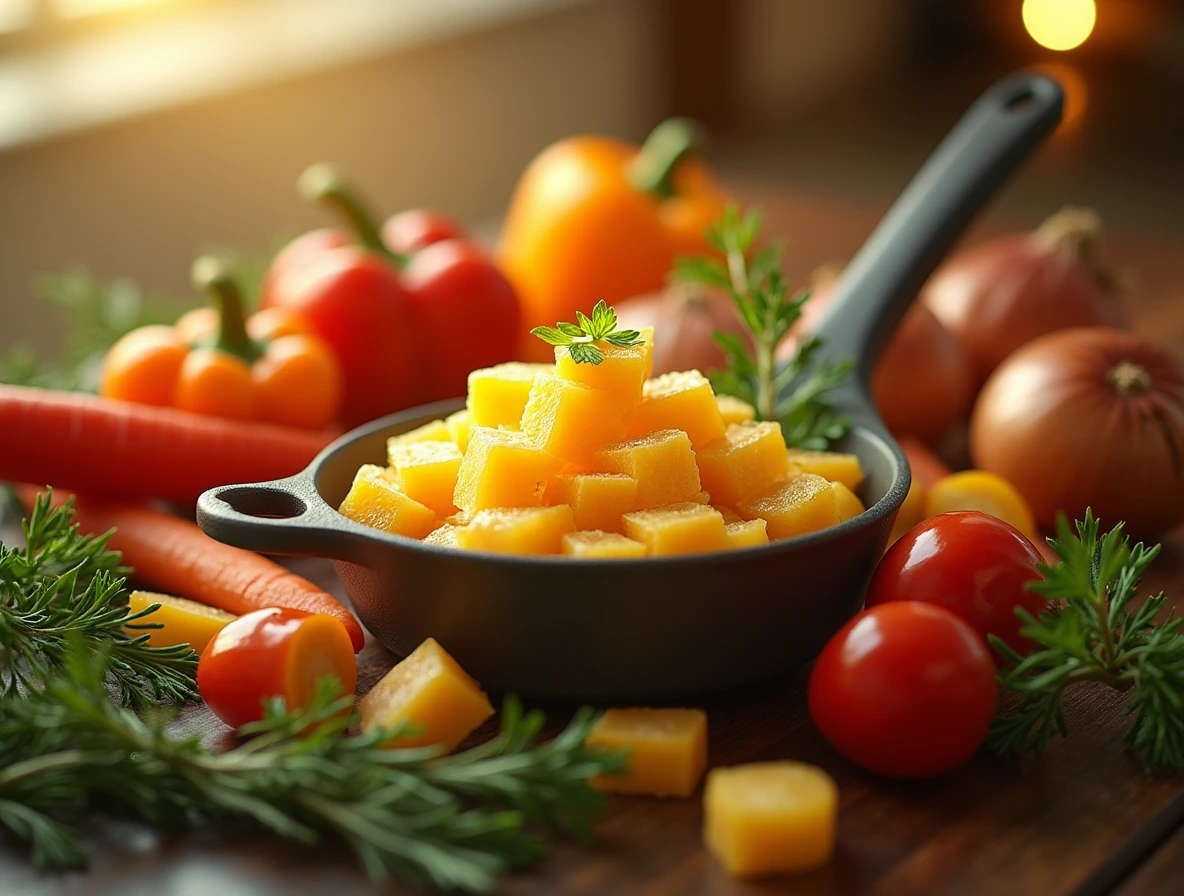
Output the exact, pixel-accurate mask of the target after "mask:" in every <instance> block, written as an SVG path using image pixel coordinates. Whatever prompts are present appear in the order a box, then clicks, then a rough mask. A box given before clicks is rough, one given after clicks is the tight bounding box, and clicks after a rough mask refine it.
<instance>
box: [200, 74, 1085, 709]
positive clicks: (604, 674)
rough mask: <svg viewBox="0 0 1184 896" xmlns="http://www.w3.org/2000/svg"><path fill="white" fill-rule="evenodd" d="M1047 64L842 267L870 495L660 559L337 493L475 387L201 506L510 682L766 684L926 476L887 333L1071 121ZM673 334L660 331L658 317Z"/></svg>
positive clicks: (535, 685) (367, 608) (823, 629)
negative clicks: (899, 418)
mask: <svg viewBox="0 0 1184 896" xmlns="http://www.w3.org/2000/svg"><path fill="white" fill-rule="evenodd" d="M1061 105H1062V94H1061V90H1060V88H1059V87H1058V85H1057V84H1056V83H1055V82H1054V81H1051V80H1049V79H1048V78H1046V77H1043V76H1040V75H1036V74H1030V73H1024V72H1021V73H1019V74H1016V75H1013V76H1011V77H1008V78H1006V79H1004V80H1003V81H1001V82H999V83H997V84H996V85H994V86H993V87H992V88H990V89H989V90H988V91H987V92H986V93H985V94H984V95H983V96H982V97H981V98H980V99H979V100H978V101H976V102H975V104H974V105H973V106H972V107H971V108H970V110H969V111H968V112H967V113H966V114H965V115H964V117H963V118H962V119H961V121H959V122H958V124H957V125H956V126H955V128H954V129H953V131H952V132H951V133H950V134H949V135H948V136H947V137H946V139H945V140H944V142H943V143H942V144H941V145H940V146H939V147H938V148H937V150H936V152H935V153H934V154H933V156H932V157H931V158H930V159H929V160H928V161H927V162H926V163H925V165H924V167H923V168H922V169H921V170H920V171H919V172H918V173H917V175H916V176H915V177H914V179H913V181H912V182H911V183H910V184H909V185H908V187H907V189H906V190H905V191H904V193H903V194H902V195H901V196H900V198H899V199H898V200H897V201H896V203H895V204H894V205H893V207H892V208H891V210H890V211H889V212H888V214H887V216H886V217H885V218H884V220H883V221H882V222H881V223H880V225H879V226H878V228H877V229H876V230H875V232H874V233H872V235H871V236H870V237H869V239H868V240H867V242H866V244H865V245H864V246H863V248H862V249H861V250H860V251H859V253H858V255H856V257H855V258H854V259H853V260H852V261H851V263H850V265H849V266H848V267H847V270H846V272H845V273H844V275H843V277H842V280H841V282H840V283H839V284H838V287H837V293H836V296H835V299H834V303H833V306H832V308H831V311H830V313H829V315H828V316H827V318H826V320H825V321H824V322H823V323H822V324H821V327H820V330H821V335H822V336H823V338H824V339H825V342H826V348H825V351H826V352H827V354H828V356H829V357H834V358H844V357H853V358H855V359H857V365H858V366H857V369H856V373H855V376H854V378H853V383H852V385H851V386H850V387H849V388H847V389H846V391H845V392H844V393H843V394H842V395H841V397H840V401H841V404H842V405H843V406H844V407H845V409H846V411H847V412H848V413H849V414H850V415H851V417H852V419H853V421H854V424H853V426H852V427H851V431H850V434H849V435H848V436H847V437H846V438H845V440H844V441H843V443H842V444H840V445H839V446H838V447H839V448H840V449H842V450H848V451H853V452H855V453H856V454H857V455H859V458H860V460H861V462H862V464H863V467H864V470H865V471H866V474H867V479H866V482H865V484H864V486H863V495H862V497H863V498H864V501H865V503H866V504H867V505H868V509H867V511H866V512H865V513H863V514H861V515H860V516H858V517H856V518H855V519H852V520H848V521H847V522H845V523H843V524H842V525H839V526H836V527H834V528H831V529H827V530H825V531H822V532H816V533H812V534H809V535H805V536H801V537H798V538H793V539H788V540H785V541H781V542H776V543H774V544H771V545H767V546H760V547H755V548H748V549H745V550H739V551H731V552H719V553H712V554H705V555H697V556H686V557H672V558H650V559H643V560H629V561H621V560H617V561H613V560H572V559H569V558H561V557H510V556H504V555H497V554H488V553H469V552H463V551H457V550H450V549H446V548H440V547H435V546H432V545H426V544H423V543H421V542H418V541H415V540H413V539H409V538H403V537H400V536H394V535H388V534H386V533H384V532H380V531H377V530H374V529H370V528H367V527H365V526H362V525H360V524H357V523H354V522H353V521H351V520H349V519H346V518H345V517H343V516H341V515H340V514H338V513H337V511H336V510H335V509H334V508H335V507H337V506H338V504H339V503H340V502H341V500H342V498H343V497H344V496H345V493H346V492H347V491H348V489H349V486H350V483H351V481H352V479H353V475H354V472H355V471H356V470H357V469H358V467H359V466H361V465H362V464H363V463H379V464H381V463H384V462H385V445H386V439H387V437H388V436H391V435H395V434H396V433H400V432H404V431H406V430H409V429H411V428H413V427H416V426H418V425H420V424H422V423H426V422H428V421H430V420H433V419H436V418H438V417H441V416H443V415H445V414H448V413H451V412H452V411H454V410H457V409H459V408H460V407H461V406H462V405H463V402H462V401H461V400H456V401H449V402H443V403H439V404H433V405H429V406H425V407H419V408H415V409H412V410H409V411H405V412H402V413H398V414H394V415H392V416H389V417H384V418H382V419H379V420H375V421H373V422H371V423H369V424H366V425H364V426H362V427H359V428H358V429H355V430H353V431H352V432H350V433H347V434H346V435H344V436H342V437H341V438H339V439H338V440H337V441H335V442H334V443H333V444H331V445H329V446H328V447H327V448H326V449H325V450H324V451H322V452H321V454H320V455H319V456H318V457H317V458H316V459H315V460H314V461H313V462H312V464H310V465H309V467H308V468H307V469H306V470H304V471H303V472H302V473H299V474H297V475H296V476H293V477H290V478H288V479H282V480H277V481H274V482H259V483H250V484H242V485H228V486H223V487H219V488H215V489H211V490H209V491H207V492H206V493H204V494H203V495H202V496H201V497H200V499H199V500H198V505H197V522H198V524H199V525H200V526H201V528H202V529H204V530H205V531H206V532H207V533H209V534H210V535H211V536H213V537H214V538H216V539H218V540H220V541H224V542H228V543H230V544H234V545H238V546H240V547H244V548H249V549H253V550H256V551H261V552H264V553H273V554H296V555H311V556H320V557H329V558H332V559H333V561H334V563H335V565H336V568H337V573H338V575H339V576H340V577H341V581H342V582H343V583H344V585H345V588H346V590H347V592H348V593H349V596H350V598H351V600H352V602H353V606H354V609H355V611H356V612H357V615H358V618H359V619H360V620H361V621H362V623H363V625H365V626H366V628H367V629H369V630H370V631H371V632H372V633H373V634H374V635H375V636H376V637H377V638H378V639H379V640H380V641H381V642H382V643H383V644H385V645H386V646H387V647H388V648H390V649H391V650H392V651H394V652H395V653H396V654H398V655H400V656H405V655H406V654H407V653H409V652H410V651H411V650H413V649H414V648H415V647H416V646H417V645H418V644H419V643H420V642H421V641H422V640H423V639H424V638H426V637H428V636H432V637H435V638H436V639H437V640H439V641H440V642H441V644H443V645H444V647H445V648H446V649H447V650H448V651H449V652H451V653H452V654H453V655H454V656H455V657H456V659H457V660H458V661H459V662H460V664H461V665H462V666H463V667H464V668H465V669H466V670H468V672H469V673H470V674H472V675H473V676H474V677H476V679H477V680H478V681H480V682H481V684H482V685H483V686H484V687H485V688H486V689H487V690H490V691H492V692H495V693H504V692H509V691H514V692H517V693H520V694H524V695H529V696H532V697H550V698H563V699H592V700H601V701H642V700H651V701H671V700H677V699H681V698H685V697H691V696H694V695H699V694H704V693H708V692H712V691H719V690H723V689H726V688H729V687H733V686H736V685H741V684H745V683H749V682H755V681H758V680H761V679H765V678H768V677H771V676H773V675H776V674H778V673H782V672H785V671H788V670H792V669H794V668H796V667H798V666H800V665H802V664H803V663H806V662H808V661H809V660H811V659H812V658H813V657H814V656H815V655H816V654H817V653H818V651H819V650H821V648H822V646H823V644H824V643H825V642H826V640H827V639H828V638H829V637H830V636H831V635H832V634H833V633H834V632H835V631H836V630H837V629H838V628H839V627H840V626H842V624H843V623H844V622H845V621H846V620H847V619H849V618H850V617H851V616H852V615H853V614H854V613H855V612H857V611H858V610H859V608H860V606H861V604H862V602H863V595H864V589H865V588H866V586H867V582H868V579H869V577H870V575H871V572H872V570H873V568H874V567H875V564H876V561H877V559H878V558H879V557H880V555H881V553H882V552H883V550H884V547H885V545H886V544H887V541H888V535H889V531H890V529H891V527H892V522H893V520H894V518H895V517H896V512H897V510H898V509H899V508H900V505H901V502H902V501H903V500H904V497H905V493H906V492H907V491H908V488H909V470H908V465H907V462H906V461H905V457H904V455H903V454H902V452H901V450H900V447H899V446H898V445H897V444H896V443H895V442H894V441H893V440H892V438H891V437H890V436H889V435H888V433H887V431H886V429H885V428H884V425H883V423H882V422H881V421H880V419H879V417H878V415H877V413H876V411H875V409H874V408H873V406H872V403H871V401H870V400H869V398H868V395H869V381H870V374H871V371H872V368H873V364H874V361H875V359H876V357H877V356H878V355H879V353H880V350H881V348H882V346H883V345H884V343H885V341H886V340H887V338H888V337H889V335H890V334H891V332H892V329H893V327H895V325H896V323H897V321H898V320H899V319H900V317H901V315H902V314H903V313H904V311H905V310H906V308H907V307H908V305H909V303H910V301H912V298H913V296H914V295H915V294H916V292H917V291H918V289H919V288H920V287H921V285H922V283H923V282H924V281H925V279H926V278H927V277H928V275H929V274H930V273H931V272H932V270H933V268H934V267H935V266H936V265H937V263H938V261H939V260H940V259H941V258H942V256H943V255H944V254H945V253H946V252H947V251H948V250H949V248H950V247H951V246H952V244H953V243H954V241H955V239H956V238H957V237H958V236H959V234H960V233H961V232H962V230H963V229H964V227H965V226H966V225H967V223H968V222H969V221H970V220H971V218H972V217H973V216H974V215H975V213H976V212H977V211H978V210H979V209H980V208H981V207H982V206H983V205H984V204H985V202H986V201H987V199H988V198H989V197H990V196H991V194H992V193H993V192H994V191H995V190H996V189H997V188H998V186H999V185H1000V184H1001V183H1003V181H1004V180H1005V179H1006V178H1007V177H1008V176H1009V175H1010V174H1011V173H1012V172H1013V171H1014V170H1015V169H1016V168H1017V167H1018V166H1019V165H1020V163H1021V162H1022V161H1023V160H1024V159H1025V158H1026V157H1027V156H1028V155H1029V153H1030V152H1031V151H1032V150H1033V149H1035V148H1036V147H1037V146H1038V145H1039V144H1040V143H1041V141H1042V140H1043V139H1044V137H1045V136H1046V135H1047V134H1049V133H1050V132H1051V131H1052V130H1053V129H1054V128H1055V126H1056V125H1057V123H1058V122H1059V120H1060V115H1061ZM659 338H661V334H659Z"/></svg>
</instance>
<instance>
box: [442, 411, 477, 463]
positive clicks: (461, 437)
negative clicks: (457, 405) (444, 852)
mask: <svg viewBox="0 0 1184 896" xmlns="http://www.w3.org/2000/svg"><path fill="white" fill-rule="evenodd" d="M444 425H445V426H447V427H448V435H449V436H451V437H452V441H453V442H455V443H456V447H457V448H459V449H460V450H461V453H462V454H463V453H464V451H465V449H466V448H468V447H469V431H470V430H471V429H472V428H473V415H472V414H471V413H469V409H468V408H465V409H464V410H460V411H457V412H456V413H455V414H449V415H448V416H447V417H445V418H444Z"/></svg>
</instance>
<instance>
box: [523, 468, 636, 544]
mask: <svg viewBox="0 0 1184 896" xmlns="http://www.w3.org/2000/svg"><path fill="white" fill-rule="evenodd" d="M544 499H545V500H546V502H547V503H548V504H567V505H570V507H571V511H572V513H573V514H574V515H575V520H576V528H577V529H601V530H603V531H605V532H620V531H621V515H622V514H626V513H629V512H630V511H632V510H636V509H637V480H636V479H634V478H633V477H632V476H626V475H624V474H623V473H569V474H563V473H560V474H559V475H558V476H556V477H555V479H554V480H552V482H551V484H550V485H548V486H547V493H546V494H545V495H544Z"/></svg>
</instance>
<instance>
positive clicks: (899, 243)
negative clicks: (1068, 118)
mask: <svg viewBox="0 0 1184 896" xmlns="http://www.w3.org/2000/svg"><path fill="white" fill-rule="evenodd" d="M1063 105H1064V94H1063V91H1062V90H1061V87H1060V85H1059V84H1057V82H1056V81H1053V80H1052V79H1051V78H1049V77H1047V76H1046V75H1042V74H1036V73H1034V72H1019V73H1017V74H1014V75H1010V76H1008V77H1006V78H1004V79H1003V80H1001V81H998V82H997V83H996V84H995V85H994V86H992V87H991V88H989V89H988V90H987V91H986V92H985V93H984V94H983V95H982V96H980V97H979V99H978V100H977V101H975V103H974V105H972V106H971V107H970V109H968V110H967V111H966V113H965V114H964V115H963V116H962V118H961V119H960V120H959V121H958V123H957V124H956V125H955V126H954V128H953V130H951V131H950V132H949V134H948V135H947V136H946V138H945V139H944V140H943V141H942V143H941V144H940V145H939V146H938V148H937V149H936V150H935V151H934V153H933V155H931V156H930V157H929V160H928V161H927V162H926V163H925V164H924V165H923V166H922V167H921V169H920V170H919V171H918V172H917V174H916V175H915V176H914V177H913V179H912V181H910V182H909V185H908V186H907V187H906V188H905V190H904V192H903V193H901V195H900V197H899V198H898V199H897V200H896V202H895V203H894V204H893V205H892V208H891V209H889V211H888V213H887V214H886V215H885V216H884V218H883V220H882V221H881V222H880V224H879V226H878V227H877V228H876V229H875V231H873V233H872V235H871V236H870V237H868V239H867V242H865V243H864V244H863V247H862V248H861V249H860V251H859V252H858V254H857V255H856V256H855V257H854V258H853V259H852V260H851V263H850V264H849V265H848V266H847V268H846V270H845V271H844V272H843V274H842V276H841V277H840V279H839V282H838V284H836V287H835V297H834V300H833V302H832V304H831V306H830V308H829V309H828V313H827V315H826V317H825V319H824V320H823V321H821V322H820V324H819V327H818V331H819V334H820V336H821V337H822V340H823V345H822V346H821V348H820V354H824V355H825V356H826V357H828V358H832V359H836V360H838V359H842V358H854V359H855V361H856V365H857V369H856V379H857V380H858V382H859V384H860V386H862V387H863V388H864V390H865V394H866V390H867V387H868V385H869V383H870V380H871V373H872V370H873V369H874V367H875V362H876V360H877V359H878V358H879V356H880V353H881V351H882V350H883V348H884V346H885V345H886V344H887V342H888V339H889V337H890V336H891V335H892V331H893V329H894V328H895V327H896V324H897V323H898V322H899V321H900V319H901V318H902V317H903V316H904V313H905V311H906V310H908V307H909V305H910V304H911V303H912V301H913V298H914V297H915V296H916V294H917V293H918V292H919V291H920V289H921V287H922V286H923V285H924V283H925V281H926V280H927V279H928V278H929V275H930V274H932V273H933V271H934V270H935V269H936V267H937V265H938V263H939V262H940V261H941V260H942V258H943V257H944V256H945V255H946V253H947V252H948V251H949V250H950V248H951V247H952V246H953V245H954V243H955V242H956V241H957V239H958V237H959V236H960V235H961V234H962V232H963V230H965V228H966V226H967V225H968V224H969V223H970V221H971V220H972V219H973V218H974V216H975V215H976V214H977V213H978V212H979V210H980V209H981V208H982V207H983V206H984V205H985V204H986V203H987V201H988V200H989V199H990V198H991V196H992V194H993V193H994V192H995V191H996V190H997V189H998V188H999V186H1000V185H1001V184H1002V183H1003V182H1004V181H1006V180H1007V178H1008V177H1009V176H1010V175H1011V174H1012V173H1013V172H1014V171H1015V170H1016V169H1017V168H1019V166H1020V164H1021V163H1022V162H1023V161H1024V160H1025V159H1026V158H1027V157H1028V156H1029V155H1030V154H1031V153H1032V151H1033V150H1035V149H1036V147H1037V146H1039V145H1040V143H1041V142H1043V140H1044V138H1045V137H1047V136H1048V135H1049V134H1050V133H1052V131H1053V130H1054V129H1055V128H1056V126H1057V124H1058V123H1059V122H1060V120H1061V113H1062V108H1063Z"/></svg>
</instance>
